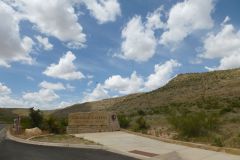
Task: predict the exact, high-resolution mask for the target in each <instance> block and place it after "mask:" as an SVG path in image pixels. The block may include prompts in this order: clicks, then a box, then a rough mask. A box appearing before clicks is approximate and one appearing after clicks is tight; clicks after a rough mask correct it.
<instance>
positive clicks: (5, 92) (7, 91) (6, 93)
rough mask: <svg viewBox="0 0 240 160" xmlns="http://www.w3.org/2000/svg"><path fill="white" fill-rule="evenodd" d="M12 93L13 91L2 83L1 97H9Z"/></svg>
mask: <svg viewBox="0 0 240 160" xmlns="http://www.w3.org/2000/svg"><path fill="white" fill-rule="evenodd" d="M10 93H12V91H11V89H10V88H8V87H7V86H6V85H4V84H2V83H1V82H0V95H8V94H10Z"/></svg>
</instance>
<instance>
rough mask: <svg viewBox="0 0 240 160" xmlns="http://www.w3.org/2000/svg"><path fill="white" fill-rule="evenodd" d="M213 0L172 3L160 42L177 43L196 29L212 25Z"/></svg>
mask: <svg viewBox="0 0 240 160" xmlns="http://www.w3.org/2000/svg"><path fill="white" fill-rule="evenodd" d="M213 10H214V0H184V1H183V2H179V3H177V4H176V5H174V6H173V7H172V8H171V10H170V12H169V17H168V20H167V26H166V27H167V30H166V31H165V32H164V33H163V34H162V36H161V40H160V43H161V44H164V45H169V44H177V43H179V42H181V41H182V40H183V39H184V38H186V37H187V36H188V35H190V34H191V33H193V32H194V31H197V30H202V29H210V28H212V27H213V24H214V22H213V20H212V18H211V13H212V12H213Z"/></svg>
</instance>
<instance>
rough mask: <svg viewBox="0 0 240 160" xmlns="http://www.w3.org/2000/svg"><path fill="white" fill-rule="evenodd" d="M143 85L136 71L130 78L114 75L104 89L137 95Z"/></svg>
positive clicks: (106, 81) (107, 81) (106, 82)
mask: <svg viewBox="0 0 240 160" xmlns="http://www.w3.org/2000/svg"><path fill="white" fill-rule="evenodd" d="M142 85H143V79H142V78H141V77H140V76H138V75H137V73H136V72H135V71H134V72H133V73H132V75H131V76H130V77H122V76H120V75H113V76H111V77H109V78H108V79H107V80H105V82H104V85H103V87H104V88H105V89H109V90H113V91H117V92H118V93H120V94H130V93H135V92H138V91H139V90H140V88H141V87H142Z"/></svg>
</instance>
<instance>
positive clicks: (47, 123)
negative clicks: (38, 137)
mask: <svg viewBox="0 0 240 160" xmlns="http://www.w3.org/2000/svg"><path fill="white" fill-rule="evenodd" d="M67 125H68V123H67V119H59V118H55V117H53V116H50V117H49V118H47V119H45V120H44V123H43V128H44V130H47V131H49V132H50V133H55V134H63V133H66V127H67Z"/></svg>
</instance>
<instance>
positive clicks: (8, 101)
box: [0, 95, 27, 108]
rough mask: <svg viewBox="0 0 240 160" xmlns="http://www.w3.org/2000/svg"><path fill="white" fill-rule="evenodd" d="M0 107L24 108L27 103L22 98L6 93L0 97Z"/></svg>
mask: <svg viewBox="0 0 240 160" xmlns="http://www.w3.org/2000/svg"><path fill="white" fill-rule="evenodd" d="M0 107H3V108H24V107H27V105H26V104H25V103H24V101H23V100H22V99H17V98H12V97H10V96H8V95H5V96H1V97H0Z"/></svg>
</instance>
